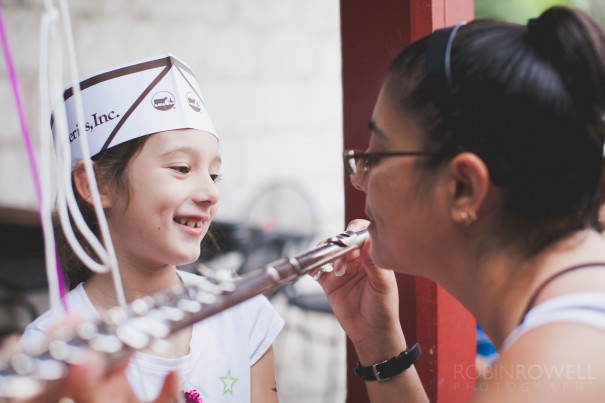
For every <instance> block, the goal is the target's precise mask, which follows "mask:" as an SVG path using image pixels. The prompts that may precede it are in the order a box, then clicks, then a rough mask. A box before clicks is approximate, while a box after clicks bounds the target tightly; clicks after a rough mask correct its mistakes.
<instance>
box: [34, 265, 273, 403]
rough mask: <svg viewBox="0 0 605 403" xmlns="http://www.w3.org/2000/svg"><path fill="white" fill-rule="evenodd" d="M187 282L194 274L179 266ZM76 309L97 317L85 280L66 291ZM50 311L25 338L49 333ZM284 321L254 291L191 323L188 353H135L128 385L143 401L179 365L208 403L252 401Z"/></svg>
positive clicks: (191, 391) (184, 381) (191, 390)
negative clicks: (259, 370)
mask: <svg viewBox="0 0 605 403" xmlns="http://www.w3.org/2000/svg"><path fill="white" fill-rule="evenodd" d="M178 273H179V275H180V277H181V278H182V279H183V282H184V283H185V284H188V283H191V282H194V281H195V280H196V278H198V276H197V275H196V274H192V273H188V272H183V271H179V272H178ZM66 298H67V299H66V301H67V304H68V306H69V308H70V310H71V311H72V312H78V313H79V314H80V316H81V317H83V318H95V317H98V313H97V311H96V309H95V308H94V306H93V305H92V303H91V301H90V299H89V298H88V296H87V295H86V291H85V290H84V287H83V286H82V284H80V285H78V286H77V287H76V288H75V289H73V290H72V291H71V292H69V293H68V294H67V297H66ZM55 318H56V317H55V315H53V313H52V311H48V312H46V313H45V314H43V315H42V316H40V317H39V318H38V319H36V320H35V321H34V322H32V323H31V324H30V325H29V326H27V328H26V329H25V332H24V335H23V337H24V339H28V338H30V337H41V336H43V335H45V334H46V333H47V332H48V330H49V328H50V327H51V326H52V324H53V323H54V322H55V321H56V319H55ZM283 325H284V321H283V319H282V318H281V317H280V316H279V315H278V314H277V312H276V311H275V309H274V308H273V306H272V305H271V303H270V302H269V301H268V300H267V298H265V297H264V296H262V295H260V296H256V297H254V298H251V299H249V300H247V301H244V302H242V303H240V304H238V305H236V306H234V307H232V308H229V309H227V310H225V311H223V312H220V313H217V314H215V315H213V316H211V317H209V318H207V319H204V320H202V321H200V322H197V323H195V324H194V325H193V330H192V336H191V341H190V345H189V346H190V351H189V354H187V355H185V356H183V357H179V358H161V357H157V356H153V355H149V354H146V353H140V352H137V353H135V354H134V357H133V358H132V360H131V362H130V364H129V366H128V368H127V370H126V373H127V377H128V379H129V381H130V384H131V386H132V388H133V390H134V392H135V394H136V395H137V396H138V397H139V399H141V400H143V401H149V400H153V399H155V398H156V397H157V395H158V393H159V391H160V389H161V386H162V383H163V380H164V377H165V376H166V374H167V373H168V372H169V371H173V370H178V372H179V380H180V382H181V388H182V389H183V392H185V393H187V394H188V395H190V396H195V395H196V393H198V394H199V396H200V397H201V399H202V401H203V402H204V403H213V402H246V403H247V402H250V367H251V366H252V365H254V363H256V362H257V361H258V360H259V359H260V358H261V357H262V356H263V354H265V352H266V351H267V350H268V349H269V348H270V347H271V345H272V344H273V342H274V340H275V338H276V337H277V335H278V334H279V332H280V331H281V329H282V327H283Z"/></svg>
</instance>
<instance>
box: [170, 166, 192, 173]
mask: <svg viewBox="0 0 605 403" xmlns="http://www.w3.org/2000/svg"><path fill="white" fill-rule="evenodd" d="M171 169H172V170H174V171H177V172H179V173H182V174H188V173H189V172H191V168H189V167H188V166H187V165H179V166H174V167H171Z"/></svg>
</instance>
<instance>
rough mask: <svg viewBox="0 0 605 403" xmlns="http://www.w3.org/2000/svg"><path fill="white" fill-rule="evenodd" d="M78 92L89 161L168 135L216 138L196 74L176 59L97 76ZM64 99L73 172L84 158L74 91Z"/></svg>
mask: <svg viewBox="0 0 605 403" xmlns="http://www.w3.org/2000/svg"><path fill="white" fill-rule="evenodd" d="M80 90H81V94H82V106H83V110H84V121H85V123H84V124H85V126H86V127H85V131H86V135H87V136H88V137H87V139H88V145H89V149H90V155H91V156H94V155H96V154H98V153H100V152H101V151H104V150H106V149H107V148H110V147H113V146H116V145H118V144H121V143H124V142H126V141H129V140H132V139H135V138H137V137H142V136H146V135H148V134H152V133H157V132H163V131H167V130H176V129H198V130H202V131H205V132H208V133H211V134H213V135H214V136H216V137H217V138H218V136H217V134H216V130H215V129H214V125H213V124H212V120H211V119H210V115H209V114H208V110H207V109H206V106H205V103H204V98H203V97H202V93H201V91H200V88H199V86H198V83H197V80H196V79H195V76H194V75H193V72H192V71H191V69H190V68H189V66H187V65H186V64H185V63H183V62H182V61H181V60H179V59H178V58H176V57H175V56H173V55H170V54H169V55H165V56H161V57H158V58H154V59H148V60H144V61H139V62H136V63H133V64H129V65H125V66H121V67H118V68H115V69H111V70H108V71H104V72H101V73H98V74H95V75H93V76H91V77H89V78H86V79H84V80H82V81H81V82H80ZM63 98H64V100H65V110H66V113H67V127H68V133H69V142H70V148H71V154H72V155H71V157H72V158H71V162H72V164H71V166H72V167H73V166H74V165H75V164H76V162H78V161H79V160H81V159H82V151H81V148H80V139H79V137H80V133H79V131H78V123H77V115H76V106H75V101H74V96H73V88H71V87H70V88H67V89H66V90H65V92H64V96H63ZM51 124H52V125H53V132H54V131H55V127H54V126H55V125H54V120H53V122H52V123H51ZM55 135H57V134H56V133H55Z"/></svg>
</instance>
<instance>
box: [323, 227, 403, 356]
mask: <svg viewBox="0 0 605 403" xmlns="http://www.w3.org/2000/svg"><path fill="white" fill-rule="evenodd" d="M368 224H369V222H368V221H366V220H354V221H351V222H350V223H349V225H348V227H347V230H351V231H359V230H362V229H364V228H367V226H368ZM370 248H371V240H367V241H366V242H365V243H364V244H363V246H362V247H361V248H360V249H359V250H356V251H353V252H351V253H349V254H347V255H346V256H344V257H343V258H341V259H338V260H336V261H335V262H334V264H333V265H334V271H333V272H332V273H324V274H323V275H321V276H320V278H319V279H318V282H319V283H320V284H321V286H322V287H323V289H324V292H325V293H326V295H327V297H328V301H329V302H330V305H331V306H332V310H333V311H334V315H335V316H336V318H337V319H338V321H339V322H340V324H341V326H342V327H343V329H344V330H345V332H346V333H347V335H348V336H349V339H351V341H352V342H353V344H354V345H355V348H356V350H357V351H358V353H362V352H363V351H368V352H369V351H374V350H375V349H376V348H377V346H381V345H382V346H383V347H385V348H388V349H389V350H390V349H391V348H395V349H396V350H399V351H397V353H399V352H401V348H404V347H405V339H404V337H403V332H402V330H401V325H400V324H399V295H398V290H397V282H396V279H395V274H394V273H393V272H392V271H390V270H384V269H381V268H380V267H378V266H376V265H375V264H374V263H373V262H372V259H371V257H370ZM343 272H344V273H343ZM339 274H341V275H340V276H339ZM389 346H392V347H390V348H389ZM395 346H396V347H395ZM360 358H361V357H360Z"/></svg>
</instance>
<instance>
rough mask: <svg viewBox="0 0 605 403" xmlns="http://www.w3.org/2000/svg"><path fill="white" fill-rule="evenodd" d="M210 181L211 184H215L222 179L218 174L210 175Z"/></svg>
mask: <svg viewBox="0 0 605 403" xmlns="http://www.w3.org/2000/svg"><path fill="white" fill-rule="evenodd" d="M210 179H212V182H214V183H216V182H220V181H221V180H222V179H223V176H222V175H219V174H210Z"/></svg>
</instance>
